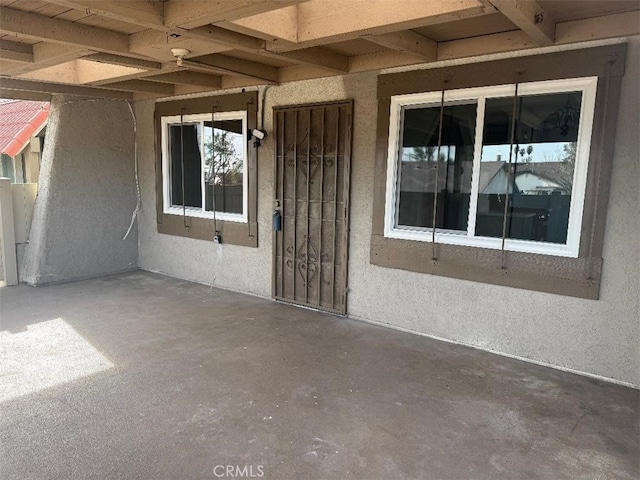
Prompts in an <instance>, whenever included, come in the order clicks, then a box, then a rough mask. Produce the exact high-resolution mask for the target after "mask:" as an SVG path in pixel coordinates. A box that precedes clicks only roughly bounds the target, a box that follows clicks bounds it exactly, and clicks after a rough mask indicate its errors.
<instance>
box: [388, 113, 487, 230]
mask: <svg viewBox="0 0 640 480" xmlns="http://www.w3.org/2000/svg"><path fill="white" fill-rule="evenodd" d="M476 107H477V106H476V104H475V103H473V104H458V105H445V108H444V115H443V123H442V142H441V148H440V159H439V167H438V168H437V170H438V178H437V181H436V165H437V164H436V157H437V156H438V130H439V122H440V106H434V107H427V108H405V109H403V124H402V143H401V145H402V147H401V150H400V152H399V157H400V171H399V183H398V192H399V198H398V208H397V211H398V217H397V225H398V226H411V227H428V228H431V227H432V226H433V203H434V200H435V198H436V195H437V205H436V207H437V211H436V227H437V228H439V229H446V230H462V231H466V230H467V220H468V216H469V197H470V194H471V173H472V169H473V144H474V136H475V122H476Z"/></svg>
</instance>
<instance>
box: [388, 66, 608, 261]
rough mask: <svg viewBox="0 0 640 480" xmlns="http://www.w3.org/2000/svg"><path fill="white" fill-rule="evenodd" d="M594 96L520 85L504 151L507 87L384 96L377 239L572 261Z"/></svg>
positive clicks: (509, 107)
mask: <svg viewBox="0 0 640 480" xmlns="http://www.w3.org/2000/svg"><path fill="white" fill-rule="evenodd" d="M596 88H597V77H588V78H580V79H568V80H554V81H545V82H530V83H523V84H520V85H519V86H518V96H517V101H516V105H515V106H516V108H515V112H516V115H515V117H516V118H515V128H514V129H513V145H512V143H511V132H512V119H513V111H514V96H515V89H516V86H515V85H500V86H492V87H481V88H467V89H459V90H450V91H446V92H445V95H444V108H443V109H442V112H441V92H428V93H417V94H409V95H396V96H392V97H391V111H390V121H389V150H388V157H387V186H386V207H385V230H384V233H385V236H386V237H390V238H399V239H405V240H416V241H425V242H431V241H432V238H433V235H434V232H435V240H436V242H438V243H448V244H453V245H465V246H475V247H483V248H491V249H500V248H502V237H503V233H504V234H505V235H504V236H505V242H504V243H505V249H507V250H511V251H518V252H528V253H539V254H547V255H558V256H566V257H577V256H578V249H579V243H580V232H581V227H582V216H583V215H582V213H583V212H582V210H583V205H584V198H585V188H586V182H587V170H588V162H589V150H590V143H591V142H590V140H591V133H592V132H591V131H592V124H593V116H594V109H595V97H596ZM441 113H442V115H441ZM441 116H442V127H441V128H442V132H441V133H440V118H441ZM439 138H440V149H439V150H440V154H439V155H438V139H439ZM510 157H511V161H510V160H509V158H510ZM434 204H435V205H434ZM505 204H506V205H507V207H506V208H505ZM434 211H435V217H434ZM434 219H435V222H434Z"/></svg>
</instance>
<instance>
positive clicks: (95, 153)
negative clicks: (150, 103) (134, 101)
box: [18, 95, 138, 285]
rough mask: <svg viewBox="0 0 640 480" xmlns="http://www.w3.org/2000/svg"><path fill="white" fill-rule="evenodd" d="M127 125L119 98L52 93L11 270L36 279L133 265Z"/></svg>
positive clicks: (130, 149)
mask: <svg viewBox="0 0 640 480" xmlns="http://www.w3.org/2000/svg"><path fill="white" fill-rule="evenodd" d="M133 147H134V131H133V119H132V117H131V113H130V110H129V106H128V105H127V103H126V102H125V101H122V100H105V99H90V98H79V97H67V96H62V95H55V96H54V97H53V100H52V103H51V114H50V117H49V126H48V134H47V142H46V143H45V148H44V152H43V155H42V164H41V169H40V172H41V173H40V179H39V182H40V183H39V187H38V197H37V198H36V202H35V205H34V210H33V220H32V222H31V230H30V232H29V242H28V243H25V244H21V245H20V246H19V247H20V248H18V266H19V278H20V281H21V282H26V283H28V284H30V285H42V284H46V283H55V282H62V281H68V280H75V279H79V278H87V277H94V276H99V275H105V274H108V273H115V272H121V271H124V270H132V269H135V268H137V267H138V250H137V233H138V232H137V231H136V229H135V228H133V229H132V231H131V233H130V235H129V236H128V237H127V238H126V239H124V240H123V237H124V235H125V233H126V232H127V229H128V227H129V225H130V222H131V215H132V212H133V210H134V208H135V206H136V186H135V175H134V162H133V151H134V150H133Z"/></svg>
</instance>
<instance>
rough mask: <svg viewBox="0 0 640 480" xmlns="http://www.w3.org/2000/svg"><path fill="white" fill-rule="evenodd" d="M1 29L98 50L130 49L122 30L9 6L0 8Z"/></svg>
mask: <svg viewBox="0 0 640 480" xmlns="http://www.w3.org/2000/svg"><path fill="white" fill-rule="evenodd" d="M0 32H4V33H10V34H13V35H16V36H18V37H20V36H24V37H27V38H33V39H37V40H43V41H46V42H52V43H61V44H65V45H75V46H77V47H82V48H91V49H95V50H98V51H105V52H114V53H128V52H129V37H128V36H127V35H126V34H124V33H119V32H114V31H111V30H105V29H103V28H98V27H91V26H89V25H81V24H78V23H73V22H67V21H65V20H57V19H55V18H49V17H46V16H44V15H39V14H37V13H31V12H23V11H22V10H16V9H14V8H8V7H3V8H2V9H0Z"/></svg>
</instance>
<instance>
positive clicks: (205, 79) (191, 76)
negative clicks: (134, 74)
mask: <svg viewBox="0 0 640 480" xmlns="http://www.w3.org/2000/svg"><path fill="white" fill-rule="evenodd" d="M145 78H146V79H147V80H148V81H151V82H161V83H175V84H178V85H198V86H202V87H211V88H222V77H221V76H220V75H210V74H207V73H201V72H189V71H184V70H183V71H178V72H171V73H161V74H159V75H152V76H148V77H145Z"/></svg>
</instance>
